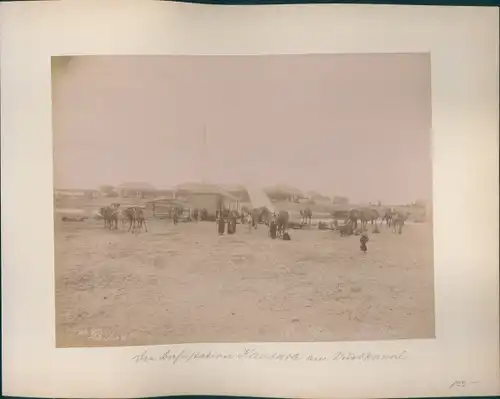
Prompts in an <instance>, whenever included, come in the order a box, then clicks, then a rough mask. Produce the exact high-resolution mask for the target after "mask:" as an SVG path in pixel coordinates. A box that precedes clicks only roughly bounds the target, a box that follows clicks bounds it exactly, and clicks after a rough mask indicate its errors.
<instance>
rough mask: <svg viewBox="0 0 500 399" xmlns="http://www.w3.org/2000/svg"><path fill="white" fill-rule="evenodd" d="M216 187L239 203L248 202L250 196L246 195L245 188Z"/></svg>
mask: <svg viewBox="0 0 500 399" xmlns="http://www.w3.org/2000/svg"><path fill="white" fill-rule="evenodd" d="M218 187H220V188H221V189H222V190H224V191H225V192H227V193H229V194H231V195H233V196H235V197H236V198H238V200H239V201H240V202H249V201H250V195H249V194H248V190H247V188H246V187H245V186H242V185H239V184H220V185H218Z"/></svg>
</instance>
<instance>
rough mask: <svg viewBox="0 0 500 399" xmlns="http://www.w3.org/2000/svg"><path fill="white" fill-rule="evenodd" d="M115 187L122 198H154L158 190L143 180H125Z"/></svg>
mask: <svg viewBox="0 0 500 399" xmlns="http://www.w3.org/2000/svg"><path fill="white" fill-rule="evenodd" d="M116 189H117V191H118V192H119V194H120V196H121V197H123V198H154V197H155V196H156V195H157V191H158V190H156V188H155V187H154V186H152V185H151V184H149V183H145V182H127V183H123V184H121V185H119V186H118V187H117V188H116Z"/></svg>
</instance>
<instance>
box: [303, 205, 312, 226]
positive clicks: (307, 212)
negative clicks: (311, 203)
mask: <svg viewBox="0 0 500 399" xmlns="http://www.w3.org/2000/svg"><path fill="white" fill-rule="evenodd" d="M300 216H301V218H302V224H309V225H310V224H311V220H312V210H311V208H306V209H304V210H301V211H300Z"/></svg>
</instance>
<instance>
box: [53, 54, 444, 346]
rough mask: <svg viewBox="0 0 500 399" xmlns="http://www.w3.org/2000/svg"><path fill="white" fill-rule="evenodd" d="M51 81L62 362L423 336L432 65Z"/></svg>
mask: <svg viewBox="0 0 500 399" xmlns="http://www.w3.org/2000/svg"><path fill="white" fill-rule="evenodd" d="M51 79H52V127H53V165H54V171H53V177H54V237H55V238H54V243H55V244H54V245H55V248H54V251H55V252H54V259H55V265H54V267H55V306H56V307H55V312H56V314H55V316H56V317H55V321H56V326H55V328H56V346H57V347H59V348H63V347H66V348H68V347H113V346H137V345H164V344H180V343H242V342H334V341H375V340H396V339H432V338H435V312H434V253H433V211H432V209H433V206H432V187H433V182H432V148H431V144H432V143H431V117H432V109H431V108H432V107H431V63H430V54H429V53H387V54H376V53H373V54H323V55H316V54H310V55H260V56H256V55H252V56H187V55H186V56H180V55H165V56H125V55H123V56H118V55H112V56H111V55H110V56H71V57H66V56H58V57H52V77H51Z"/></svg>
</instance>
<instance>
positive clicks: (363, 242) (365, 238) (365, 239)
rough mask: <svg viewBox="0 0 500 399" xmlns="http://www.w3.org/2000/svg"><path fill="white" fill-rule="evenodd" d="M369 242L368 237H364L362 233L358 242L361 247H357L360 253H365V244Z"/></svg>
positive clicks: (366, 248) (366, 249)
mask: <svg viewBox="0 0 500 399" xmlns="http://www.w3.org/2000/svg"><path fill="white" fill-rule="evenodd" d="M368 241H369V238H368V236H367V235H366V233H363V234H362V235H361V238H360V239H359V242H360V243H361V245H360V246H359V248H360V249H361V251H363V252H364V253H366V251H368V247H367V246H366V243H367V242H368Z"/></svg>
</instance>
